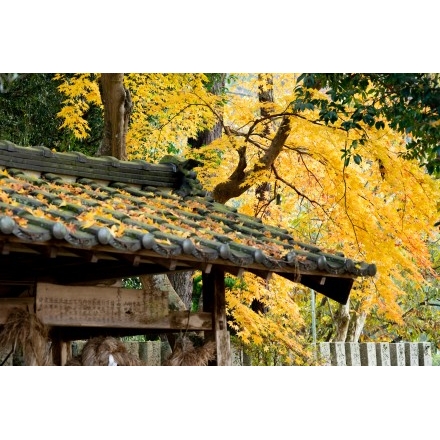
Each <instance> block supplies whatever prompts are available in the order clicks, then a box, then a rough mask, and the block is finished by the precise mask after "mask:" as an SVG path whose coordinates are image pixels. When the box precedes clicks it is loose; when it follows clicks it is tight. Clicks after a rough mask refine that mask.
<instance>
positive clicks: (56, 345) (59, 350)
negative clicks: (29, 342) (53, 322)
mask: <svg viewBox="0 0 440 440" xmlns="http://www.w3.org/2000/svg"><path fill="white" fill-rule="evenodd" d="M51 339H52V362H53V364H54V365H58V366H62V367H63V366H64V365H66V363H67V361H68V360H69V359H70V358H71V357H72V343H71V342H70V341H66V340H64V338H63V335H62V332H61V330H60V329H52V334H51Z"/></svg>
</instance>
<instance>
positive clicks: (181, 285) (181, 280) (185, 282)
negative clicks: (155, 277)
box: [168, 271, 193, 310]
mask: <svg viewBox="0 0 440 440" xmlns="http://www.w3.org/2000/svg"><path fill="white" fill-rule="evenodd" d="M192 275H193V272H192V271H188V272H176V273H170V274H168V278H169V281H170V283H171V285H172V286H173V288H174V290H175V291H176V294H177V295H179V297H180V299H181V300H182V302H183V304H184V305H185V308H186V309H187V310H191V301H192V291H193V278H192Z"/></svg>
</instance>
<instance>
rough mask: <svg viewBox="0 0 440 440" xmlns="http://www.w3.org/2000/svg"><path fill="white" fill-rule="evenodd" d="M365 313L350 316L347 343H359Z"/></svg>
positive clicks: (365, 316)
mask: <svg viewBox="0 0 440 440" xmlns="http://www.w3.org/2000/svg"><path fill="white" fill-rule="evenodd" d="M366 319H367V312H364V311H362V312H360V313H355V314H353V315H352V316H351V319H350V326H349V329H348V335H347V341H348V342H359V338H360V336H361V333H362V330H363V329H364V325H365V320H366Z"/></svg>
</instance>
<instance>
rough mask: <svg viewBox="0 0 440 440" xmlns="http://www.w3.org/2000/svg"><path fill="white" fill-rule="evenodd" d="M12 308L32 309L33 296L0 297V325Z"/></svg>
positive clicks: (4, 321)
mask: <svg viewBox="0 0 440 440" xmlns="http://www.w3.org/2000/svg"><path fill="white" fill-rule="evenodd" d="M14 308H19V309H24V310H34V298H0V325H3V324H5V323H6V320H7V319H8V316H9V314H10V313H11V311H12V310H13V309H14Z"/></svg>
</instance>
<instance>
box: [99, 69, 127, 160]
mask: <svg viewBox="0 0 440 440" xmlns="http://www.w3.org/2000/svg"><path fill="white" fill-rule="evenodd" d="M123 80H124V74H123V73H102V74H101V78H100V91H101V99H102V102H103V105H104V136H103V140H102V144H101V147H100V151H99V153H98V155H99V156H113V157H116V158H117V159H120V160H126V159H127V153H126V145H125V139H126V135H127V130H128V123H129V120H130V114H131V110H132V108H133V104H132V101H131V96H130V92H129V91H128V89H126V88H125V87H124V83H123Z"/></svg>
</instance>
